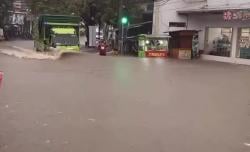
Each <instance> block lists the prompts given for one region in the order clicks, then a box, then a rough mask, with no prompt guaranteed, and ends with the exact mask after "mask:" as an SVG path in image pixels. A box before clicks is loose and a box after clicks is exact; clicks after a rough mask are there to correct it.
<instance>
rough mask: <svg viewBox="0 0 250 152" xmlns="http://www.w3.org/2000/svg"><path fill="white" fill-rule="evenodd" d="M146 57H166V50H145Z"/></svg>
mask: <svg viewBox="0 0 250 152" xmlns="http://www.w3.org/2000/svg"><path fill="white" fill-rule="evenodd" d="M146 57H167V51H147V52H146Z"/></svg>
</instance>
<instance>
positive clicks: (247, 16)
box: [223, 10, 250, 21]
mask: <svg viewBox="0 0 250 152" xmlns="http://www.w3.org/2000/svg"><path fill="white" fill-rule="evenodd" d="M223 18H224V20H225V21H230V20H250V10H234V11H225V12H224V14H223Z"/></svg>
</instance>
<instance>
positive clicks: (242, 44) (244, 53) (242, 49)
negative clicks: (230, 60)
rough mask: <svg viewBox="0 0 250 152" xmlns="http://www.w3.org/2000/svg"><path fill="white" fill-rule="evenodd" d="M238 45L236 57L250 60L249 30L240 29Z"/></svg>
mask: <svg viewBox="0 0 250 152" xmlns="http://www.w3.org/2000/svg"><path fill="white" fill-rule="evenodd" d="M238 43H239V44H238V47H239V51H238V55H237V57H239V58H243V59H250V28H241V29H240V34H239V41H238Z"/></svg>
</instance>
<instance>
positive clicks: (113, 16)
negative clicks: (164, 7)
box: [7, 0, 152, 26]
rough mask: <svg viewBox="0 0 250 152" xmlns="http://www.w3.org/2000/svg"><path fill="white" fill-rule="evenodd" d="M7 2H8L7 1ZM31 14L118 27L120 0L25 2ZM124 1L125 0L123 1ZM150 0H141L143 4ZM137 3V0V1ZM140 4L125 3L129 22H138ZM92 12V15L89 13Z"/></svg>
mask: <svg viewBox="0 0 250 152" xmlns="http://www.w3.org/2000/svg"><path fill="white" fill-rule="evenodd" d="M7 1H8V0H7ZM27 1H29V2H30V5H31V9H32V12H33V14H36V15H38V14H65V15H71V14H75V15H79V16H81V17H82V18H83V21H84V22H85V24H86V25H89V24H101V25H104V24H107V25H112V26H118V23H119V16H118V15H119V13H118V12H119V3H120V0H27ZM124 1H125V0H124ZM146 1H152V0H143V2H146ZM137 2H138V0H137ZM140 5H141V3H139V2H138V3H134V2H133V1H131V0H128V1H127V8H128V12H129V14H128V15H129V21H130V22H137V21H139V17H140V13H142V9H141V7H140ZM91 11H92V13H91Z"/></svg>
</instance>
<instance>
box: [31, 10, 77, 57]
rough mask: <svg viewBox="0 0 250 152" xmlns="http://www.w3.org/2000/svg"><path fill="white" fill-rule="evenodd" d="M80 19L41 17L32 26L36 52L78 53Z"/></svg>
mask: <svg viewBox="0 0 250 152" xmlns="http://www.w3.org/2000/svg"><path fill="white" fill-rule="evenodd" d="M79 29H80V17H77V16H63V15H41V16H39V17H38V19H37V21H36V23H35V24H34V27H33V30H34V39H35V40H34V46H35V49H36V50H37V51H51V50H53V49H52V48H56V49H57V50H59V51H60V52H63V53H64V52H80V40H79V35H80V32H79Z"/></svg>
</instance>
